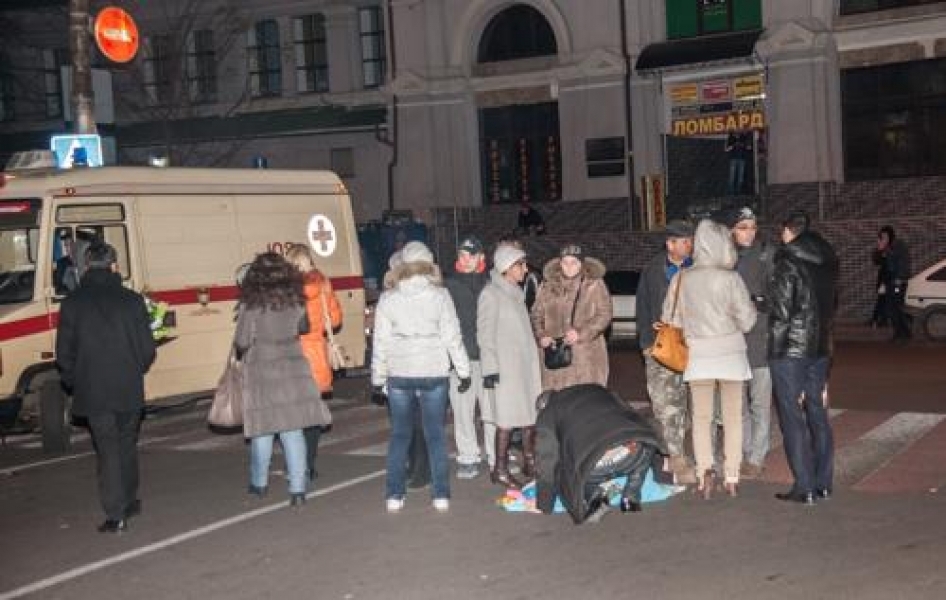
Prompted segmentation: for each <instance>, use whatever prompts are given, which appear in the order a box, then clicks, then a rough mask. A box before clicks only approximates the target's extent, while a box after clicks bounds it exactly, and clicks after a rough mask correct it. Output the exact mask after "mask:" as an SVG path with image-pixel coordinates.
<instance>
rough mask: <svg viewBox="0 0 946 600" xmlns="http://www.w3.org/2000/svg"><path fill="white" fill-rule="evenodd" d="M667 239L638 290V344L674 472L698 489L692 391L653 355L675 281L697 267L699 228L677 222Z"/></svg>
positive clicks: (669, 228) (670, 225) (679, 479)
mask: <svg viewBox="0 0 946 600" xmlns="http://www.w3.org/2000/svg"><path fill="white" fill-rule="evenodd" d="M665 234H666V237H665V240H664V246H665V248H664V249H662V250H661V251H660V252H659V253H658V254H657V256H655V257H654V258H653V259H652V260H651V261H650V262H649V263H647V266H645V267H644V270H643V271H642V272H641V276H640V281H639V283H638V285H637V343H638V344H639V345H640V348H641V350H642V351H643V354H644V366H645V372H646V377H647V393H648V394H649V395H650V402H651V404H652V405H653V407H654V416H655V417H656V418H657V421H658V422H659V423H660V432H661V435H662V436H663V440H664V443H665V445H666V447H667V451H668V453H669V454H670V470H672V471H673V474H674V478H675V480H676V482H677V483H681V484H691V483H696V475H695V474H694V472H693V467H692V466H691V465H690V461H689V459H688V458H687V455H686V451H685V449H684V439H685V438H686V432H687V429H689V422H690V413H689V409H688V397H687V387H686V384H685V383H684V382H683V375H682V373H677V372H675V371H671V370H670V369H668V368H666V367H664V366H663V365H661V364H660V363H659V362H657V361H656V360H654V358H653V357H652V356H651V355H650V350H651V346H653V345H654V338H655V336H656V333H655V329H654V325H655V324H656V323H657V322H658V321H660V315H661V312H662V311H663V304H664V298H665V297H666V296H667V288H668V287H669V286H670V280H671V279H672V278H673V276H674V275H676V273H677V272H678V271H680V270H681V269H685V268H688V267H690V266H691V265H692V264H693V261H692V259H691V258H690V254H692V252H693V227H692V225H690V224H689V223H686V222H684V221H671V222H670V223H668V224H667V227H666V231H665Z"/></svg>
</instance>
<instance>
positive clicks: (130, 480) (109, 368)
mask: <svg viewBox="0 0 946 600" xmlns="http://www.w3.org/2000/svg"><path fill="white" fill-rule="evenodd" d="M85 258H86V260H87V266H88V270H87V271H86V272H85V274H84V275H83V276H82V281H81V284H80V285H79V288H78V290H76V291H75V292H74V293H73V294H72V295H70V296H68V297H67V298H66V299H65V300H64V301H63V303H62V308H61V309H60V311H59V329H58V333H57V339H56V364H57V366H58V367H59V374H60V377H61V379H62V383H63V386H64V387H65V388H66V389H67V390H71V392H72V396H73V404H72V412H73V414H75V415H76V416H80V417H85V418H86V419H87V420H88V423H89V430H90V432H91V434H92V441H93V443H94V445H95V452H96V456H97V458H98V483H99V496H100V500H101V502H102V508H103V509H104V510H105V522H104V523H102V524H101V525H100V526H99V528H98V529H99V531H100V532H103V533H118V532H121V531H124V530H125V529H126V527H127V525H126V519H127V518H128V517H130V516H132V515H134V514H137V513H138V512H140V510H141V501H140V500H138V448H137V444H138V427H139V425H140V422H141V412H142V408H143V406H144V375H145V373H146V372H147V371H148V368H149V367H150V366H151V363H152V362H154V357H155V345H154V339H153V337H152V335H151V329H150V327H149V321H150V319H149V316H148V310H147V308H146V307H145V302H144V298H142V297H141V296H140V295H139V294H136V293H135V292H133V291H131V290H128V289H125V288H124V287H123V286H122V280H121V275H120V274H119V273H118V269H117V260H118V255H117V253H116V252H115V249H114V248H113V247H112V246H110V245H108V244H104V243H101V242H96V243H93V244H92V245H91V246H90V247H89V249H88V250H87V251H86V257H85Z"/></svg>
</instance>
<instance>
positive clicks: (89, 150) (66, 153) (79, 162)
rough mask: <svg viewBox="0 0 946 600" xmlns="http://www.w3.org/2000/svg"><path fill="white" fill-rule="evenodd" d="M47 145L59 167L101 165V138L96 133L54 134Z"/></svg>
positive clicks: (102, 162)
mask: <svg viewBox="0 0 946 600" xmlns="http://www.w3.org/2000/svg"><path fill="white" fill-rule="evenodd" d="M49 147H50V149H51V150H52V151H53V153H54V154H55V155H56V164H57V165H58V166H59V168H60V169H71V168H72V167H101V166H102V165H103V164H104V161H103V160H102V138H101V136H99V135H97V134H76V135H54V136H53V137H52V138H50V140H49Z"/></svg>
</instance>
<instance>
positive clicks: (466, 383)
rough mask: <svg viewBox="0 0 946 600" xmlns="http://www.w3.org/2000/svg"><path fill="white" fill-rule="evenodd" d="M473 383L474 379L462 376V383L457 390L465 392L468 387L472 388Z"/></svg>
mask: <svg viewBox="0 0 946 600" xmlns="http://www.w3.org/2000/svg"><path fill="white" fill-rule="evenodd" d="M472 384H473V380H472V379H470V378H469V377H461V378H460V385H458V386H457V391H458V392H460V393H461V394H462V393H463V392H465V391H467V390H468V389H470V386H471V385H472Z"/></svg>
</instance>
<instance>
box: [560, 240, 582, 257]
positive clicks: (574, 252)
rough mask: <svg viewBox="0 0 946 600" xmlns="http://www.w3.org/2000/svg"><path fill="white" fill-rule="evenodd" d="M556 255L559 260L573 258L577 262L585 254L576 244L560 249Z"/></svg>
mask: <svg viewBox="0 0 946 600" xmlns="http://www.w3.org/2000/svg"><path fill="white" fill-rule="evenodd" d="M558 255H559V256H560V257H561V258H565V257H566V256H574V257H575V258H577V259H578V260H581V259H582V258H584V256H585V253H584V251H582V249H581V246H579V245H578V244H568V245H567V246H564V247H563V248H562V251H561V252H559V253H558Z"/></svg>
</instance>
